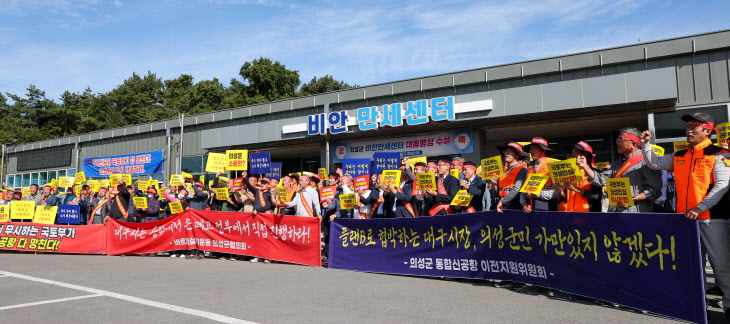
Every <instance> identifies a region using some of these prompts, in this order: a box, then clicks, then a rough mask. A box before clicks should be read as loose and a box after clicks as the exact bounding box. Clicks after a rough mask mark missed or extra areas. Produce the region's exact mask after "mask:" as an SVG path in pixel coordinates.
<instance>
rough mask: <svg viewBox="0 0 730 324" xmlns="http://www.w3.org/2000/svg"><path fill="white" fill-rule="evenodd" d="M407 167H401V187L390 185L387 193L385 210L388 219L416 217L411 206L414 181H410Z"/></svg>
mask: <svg viewBox="0 0 730 324" xmlns="http://www.w3.org/2000/svg"><path fill="white" fill-rule="evenodd" d="M405 170H406V167H405V166H401V176H400V180H401V182H400V185H399V186H398V187H396V186H393V185H392V184H391V185H388V188H387V190H386V192H385V194H384V195H385V203H384V205H385V206H383V210H384V212H385V217H387V218H407V217H416V214H415V212H414V211H413V207H412V206H411V200H412V199H413V196H412V195H411V190H412V189H413V180H411V179H408V175H407V174H406V172H405Z"/></svg>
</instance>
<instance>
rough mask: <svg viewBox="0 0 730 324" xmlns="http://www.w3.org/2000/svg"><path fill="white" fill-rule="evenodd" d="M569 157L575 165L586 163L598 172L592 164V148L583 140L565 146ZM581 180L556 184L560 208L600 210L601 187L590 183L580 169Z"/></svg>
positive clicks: (563, 209)
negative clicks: (561, 184) (573, 160)
mask: <svg viewBox="0 0 730 324" xmlns="http://www.w3.org/2000/svg"><path fill="white" fill-rule="evenodd" d="M565 149H566V151H568V153H570V157H571V158H574V159H575V161H576V162H575V163H576V165H578V164H587V165H590V166H591V168H592V169H593V172H598V169H596V166H595V164H593V148H592V147H591V146H590V145H588V143H586V142H584V141H580V142H578V143H576V144H572V145H568V146H566V147H565ZM579 171H580V175H581V176H582V177H583V180H582V181H580V182H575V183H571V182H566V183H565V184H564V186H558V187H557V188H556V192H557V193H558V194H559V195H560V200H561V203H560V207H561V208H560V210H561V211H568V212H600V211H601V194H602V192H603V189H602V188H601V187H598V186H596V185H593V184H591V183H590V182H588V179H586V175H585V171H584V170H582V169H580V170H579Z"/></svg>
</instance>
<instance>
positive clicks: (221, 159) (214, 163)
mask: <svg viewBox="0 0 730 324" xmlns="http://www.w3.org/2000/svg"><path fill="white" fill-rule="evenodd" d="M223 171H226V155H225V154H220V153H208V162H207V163H206V164H205V172H213V173H218V172H223Z"/></svg>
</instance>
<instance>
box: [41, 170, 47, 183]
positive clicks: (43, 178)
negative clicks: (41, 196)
mask: <svg viewBox="0 0 730 324" xmlns="http://www.w3.org/2000/svg"><path fill="white" fill-rule="evenodd" d="M39 181H40V184H46V183H48V182H49V181H48V172H41V177H40V180H39Z"/></svg>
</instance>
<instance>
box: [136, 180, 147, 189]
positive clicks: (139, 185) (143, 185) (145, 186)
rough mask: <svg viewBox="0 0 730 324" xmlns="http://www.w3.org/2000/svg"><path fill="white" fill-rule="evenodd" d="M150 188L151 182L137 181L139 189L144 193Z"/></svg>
mask: <svg viewBox="0 0 730 324" xmlns="http://www.w3.org/2000/svg"><path fill="white" fill-rule="evenodd" d="M149 187H150V182H149V181H145V180H139V181H137V189H139V190H142V191H146V190H147V188H149Z"/></svg>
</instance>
